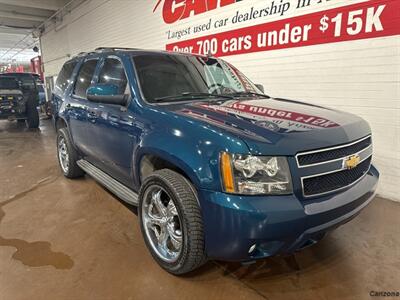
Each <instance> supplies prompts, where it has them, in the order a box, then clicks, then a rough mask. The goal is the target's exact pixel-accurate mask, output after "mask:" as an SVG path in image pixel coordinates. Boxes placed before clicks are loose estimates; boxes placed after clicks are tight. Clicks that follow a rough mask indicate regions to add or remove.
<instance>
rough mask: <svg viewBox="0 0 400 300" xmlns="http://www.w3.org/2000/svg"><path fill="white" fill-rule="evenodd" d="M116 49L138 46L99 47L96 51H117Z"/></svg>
mask: <svg viewBox="0 0 400 300" xmlns="http://www.w3.org/2000/svg"><path fill="white" fill-rule="evenodd" d="M116 50H138V49H137V48H123V47H98V48H96V49H95V51H116Z"/></svg>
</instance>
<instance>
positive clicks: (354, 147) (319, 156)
mask: <svg viewBox="0 0 400 300" xmlns="http://www.w3.org/2000/svg"><path fill="white" fill-rule="evenodd" d="M371 145H372V139H371V136H367V137H365V138H363V139H361V140H358V141H356V142H354V143H350V144H346V145H343V146H336V147H332V148H328V149H322V150H316V151H310V152H305V153H300V154H298V155H297V164H298V166H299V167H307V166H311V165H315V164H319V163H324V162H327V161H331V160H336V159H342V158H345V157H347V156H350V155H352V154H355V153H357V152H359V151H361V150H363V149H365V148H367V147H369V146H371Z"/></svg>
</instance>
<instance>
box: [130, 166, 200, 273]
mask: <svg viewBox="0 0 400 300" xmlns="http://www.w3.org/2000/svg"><path fill="white" fill-rule="evenodd" d="M156 199H158V200H159V201H158V200H156ZM170 202H171V203H170ZM159 207H161V210H160V209H159ZM162 211H164V213H162ZM138 212H139V220H140V227H141V231H142V235H143V238H144V240H145V243H146V246H147V248H148V249H149V251H150V253H151V255H152V256H153V258H154V259H155V260H156V261H157V263H158V264H159V265H160V266H161V267H162V268H163V269H165V270H166V271H168V272H169V273H172V274H174V275H182V274H185V273H189V272H191V271H193V270H195V269H196V268H198V267H200V266H201V265H203V264H204V263H205V262H206V260H207V259H206V253H205V246H204V230H203V220H202V217H201V212H200V206H199V203H198V201H197V196H196V194H195V192H194V189H193V188H192V186H191V184H190V183H189V181H188V180H186V178H184V177H183V176H182V175H180V174H178V173H176V172H174V171H171V170H168V169H163V170H159V171H156V172H154V173H153V174H151V175H150V176H149V177H147V178H146V180H145V181H144V183H143V185H142V187H141V189H140V192H139V209H138ZM164 223H165V224H164ZM165 236H166V237H165ZM163 237H164V238H163ZM163 241H164V243H163ZM171 254H172V255H171Z"/></svg>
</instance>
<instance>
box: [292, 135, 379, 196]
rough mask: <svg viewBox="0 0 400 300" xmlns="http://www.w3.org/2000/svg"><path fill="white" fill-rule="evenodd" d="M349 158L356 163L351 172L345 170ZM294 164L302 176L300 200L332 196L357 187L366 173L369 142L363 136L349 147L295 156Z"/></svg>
mask: <svg viewBox="0 0 400 300" xmlns="http://www.w3.org/2000/svg"><path fill="white" fill-rule="evenodd" d="M353 157H357V158H358V159H359V162H358V164H357V165H356V166H355V167H354V168H348V167H349V166H348V164H347V163H346V162H347V161H348V160H349V159H350V158H353ZM296 160H297V166H298V167H299V169H300V170H302V173H303V174H304V173H305V174H306V176H301V184H302V189H303V196H304V197H312V196H319V195H324V194H328V193H332V192H335V191H338V190H341V189H344V188H346V187H349V186H351V185H353V184H355V183H357V182H358V181H359V180H361V179H362V178H363V177H364V176H365V175H366V174H367V173H368V171H369V169H370V166H371V160H372V139H371V136H367V137H364V138H362V139H360V140H357V141H354V142H352V143H349V144H345V145H340V146H335V147H330V148H326V149H319V150H314V151H307V152H303V153H299V154H297V155H296ZM314 172H315V173H314ZM310 174H311V175H310Z"/></svg>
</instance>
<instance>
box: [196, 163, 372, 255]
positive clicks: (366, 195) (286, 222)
mask: <svg viewBox="0 0 400 300" xmlns="http://www.w3.org/2000/svg"><path fill="white" fill-rule="evenodd" d="M378 180H379V172H378V171H377V169H376V168H375V167H374V166H371V169H370V170H369V172H368V174H366V175H365V177H364V178H363V179H362V180H360V181H359V182H358V183H357V184H355V185H354V186H352V187H350V188H348V189H346V190H344V191H342V192H341V193H336V194H333V195H326V196H321V197H320V198H318V199H316V200H314V201H313V202H312V203H307V202H302V201H301V200H299V199H297V197H296V196H295V195H287V196H267V197H266V196H240V195H229V194H225V193H221V192H213V191H208V190H199V191H198V192H199V200H200V205H201V209H202V214H203V222H204V230H205V243H206V251H207V254H208V256H209V257H210V258H213V259H221V260H226V261H249V260H254V259H258V258H263V257H268V256H272V255H276V254H283V253H291V252H294V251H296V250H299V249H301V248H304V247H306V246H308V245H310V244H312V243H314V242H316V241H318V240H319V239H321V238H322V237H323V236H324V234H325V233H326V232H327V231H329V230H332V229H334V228H336V227H338V226H340V225H342V224H344V223H346V222H348V221H350V220H351V219H352V218H353V217H355V216H356V215H357V214H358V213H359V212H360V211H361V210H362V209H363V208H364V207H365V206H367V205H368V204H369V203H370V201H371V200H372V199H373V198H374V196H375V191H376V188H377V185H378ZM253 245H256V247H255V249H254V251H252V252H251V253H249V249H250V247H251V246H253Z"/></svg>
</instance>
